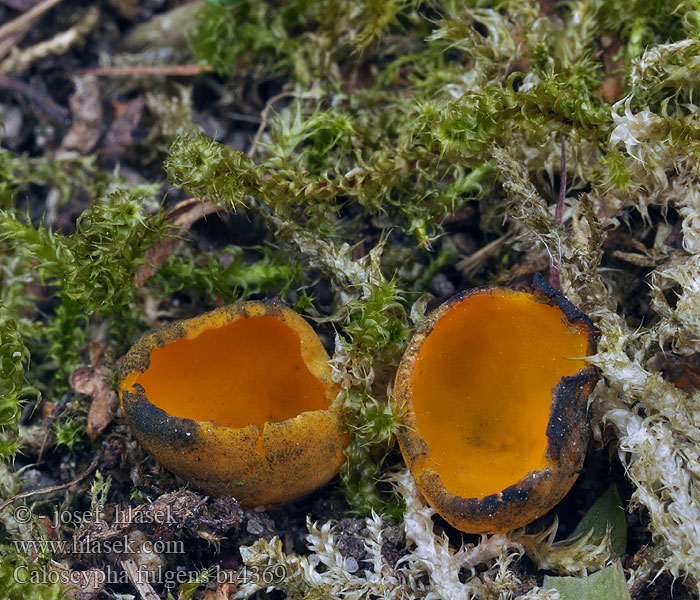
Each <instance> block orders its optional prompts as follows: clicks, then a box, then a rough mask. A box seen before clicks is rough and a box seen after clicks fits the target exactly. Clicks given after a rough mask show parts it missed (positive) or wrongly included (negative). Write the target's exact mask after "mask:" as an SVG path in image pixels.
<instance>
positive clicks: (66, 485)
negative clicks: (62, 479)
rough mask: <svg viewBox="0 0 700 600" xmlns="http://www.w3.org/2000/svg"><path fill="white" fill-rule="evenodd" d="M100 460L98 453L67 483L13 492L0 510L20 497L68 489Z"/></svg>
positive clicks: (85, 475) (89, 471) (91, 470)
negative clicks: (18, 492) (19, 492)
mask: <svg viewBox="0 0 700 600" xmlns="http://www.w3.org/2000/svg"><path fill="white" fill-rule="evenodd" d="M99 460H100V455H99V454H98V455H97V456H96V457H95V459H94V460H93V461H92V462H91V463H90V466H89V467H88V468H87V470H85V471H83V472H82V473H81V474H80V475H78V476H77V477H76V478H75V479H73V480H72V481H69V482H68V483H61V484H60V485H51V486H49V487H45V488H41V489H40V490H30V491H28V492H22V493H21V494H15V495H14V496H12V498H8V499H7V500H5V502H3V503H2V504H0V512H2V511H3V510H5V509H6V508H7V507H8V506H10V504H12V503H13V502H15V501H16V500H21V499H22V498H30V497H31V496H38V495H41V494H51V493H53V492H59V491H61V490H65V489H68V488H69V487H72V486H74V485H75V484H76V483H80V482H81V481H82V480H83V479H85V478H86V477H87V476H88V475H89V474H90V473H92V472H93V471H94V470H95V469H96V468H97V463H98V462H99Z"/></svg>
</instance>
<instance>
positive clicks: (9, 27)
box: [0, 0, 61, 58]
mask: <svg viewBox="0 0 700 600" xmlns="http://www.w3.org/2000/svg"><path fill="white" fill-rule="evenodd" d="M59 2H61V0H43V2H40V3H39V4H37V5H36V6H35V7H34V8H30V9H29V10H28V11H27V12H25V13H23V14H21V15H20V16H19V17H17V18H15V19H12V21H9V22H7V23H5V24H4V25H3V26H2V27H0V58H2V57H3V56H5V54H7V53H8V52H9V51H10V49H11V48H12V47H13V46H14V45H15V44H17V43H18V42H19V41H20V40H21V39H22V38H23V37H24V35H25V34H26V33H27V31H29V29H31V27H32V25H34V23H35V21H37V20H38V19H39V17H41V15H43V14H44V13H45V12H46V11H47V10H49V9H50V8H53V7H54V6H56V4H58V3H59ZM5 38H8V39H7V40H6V39H5ZM9 42H11V44H10V43H9Z"/></svg>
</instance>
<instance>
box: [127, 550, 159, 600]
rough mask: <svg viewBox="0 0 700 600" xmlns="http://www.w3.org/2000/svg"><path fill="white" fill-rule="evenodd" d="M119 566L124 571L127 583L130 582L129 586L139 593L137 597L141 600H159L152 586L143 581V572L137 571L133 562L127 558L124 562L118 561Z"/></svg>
mask: <svg viewBox="0 0 700 600" xmlns="http://www.w3.org/2000/svg"><path fill="white" fill-rule="evenodd" d="M119 564H120V565H121V566H122V569H124V571H126V575H127V577H129V581H131V584H132V585H133V586H134V588H135V589H136V591H137V592H138V593H139V596H141V600H160V596H159V595H158V594H156V591H155V590H154V589H153V586H151V584H150V583H148V581H144V573H143V571H140V570H139V568H138V567H137V566H136V563H135V562H134V561H133V560H131V559H130V558H127V559H126V560H122V561H119Z"/></svg>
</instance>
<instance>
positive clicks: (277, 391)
mask: <svg viewBox="0 0 700 600" xmlns="http://www.w3.org/2000/svg"><path fill="white" fill-rule="evenodd" d="M130 383H132V384H133V383H138V384H140V385H141V386H143V388H144V390H145V394H146V396H147V397H148V398H149V400H150V401H151V402H152V403H153V404H155V405H156V406H157V407H159V408H161V409H163V410H164V411H165V412H167V413H168V414H170V415H173V416H177V417H184V418H188V419H193V420H197V421H213V422H215V423H218V424H219V425H223V426H225V427H245V426H247V425H249V424H252V425H257V426H258V427H260V428H262V427H263V426H264V424H265V423H268V422H269V423H277V422H280V421H284V420H286V419H291V418H293V417H295V416H297V415H298V414H300V413H301V412H305V411H313V410H325V409H327V408H328V400H327V399H326V393H325V389H324V386H323V383H322V382H321V381H319V379H318V378H316V377H315V376H314V375H313V374H312V373H311V372H310V371H309V369H308V367H307V365H306V363H305V362H304V360H303V359H302V354H301V339H300V337H299V334H298V333H297V332H296V331H294V330H293V329H292V328H291V327H289V326H288V325H286V324H285V323H284V322H282V321H281V320H280V319H277V318H275V317H273V316H263V317H253V318H239V319H236V320H235V321H232V322H230V323H228V324H226V325H224V326H223V327H216V328H212V329H207V330H204V331H202V332H200V333H199V334H198V335H197V336H196V337H193V338H181V339H178V340H175V341H173V342H171V343H169V344H166V345H165V346H162V347H160V348H155V349H153V351H152V352H151V355H150V364H149V366H148V369H147V370H146V371H145V373H139V374H137V375H136V376H135V378H134V379H133V381H132V382H130Z"/></svg>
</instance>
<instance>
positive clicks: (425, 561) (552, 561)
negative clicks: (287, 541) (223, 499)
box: [234, 470, 611, 600]
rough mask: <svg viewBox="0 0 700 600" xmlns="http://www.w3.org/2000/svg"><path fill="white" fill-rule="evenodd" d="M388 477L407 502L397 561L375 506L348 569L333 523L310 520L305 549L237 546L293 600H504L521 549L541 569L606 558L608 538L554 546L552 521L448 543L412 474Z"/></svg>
mask: <svg viewBox="0 0 700 600" xmlns="http://www.w3.org/2000/svg"><path fill="white" fill-rule="evenodd" d="M391 481H392V482H393V484H394V486H395V488H396V490H397V492H398V493H399V494H400V495H401V497H402V498H403V500H404V503H405V512H404V521H403V529H404V534H405V542H406V551H405V553H404V554H403V556H401V557H400V559H399V560H398V562H397V563H396V564H394V565H392V564H390V563H389V562H388V561H387V560H386V558H385V557H384V555H383V552H382V548H383V545H384V543H385V530H386V523H385V522H383V521H382V519H381V518H379V517H378V516H377V515H376V513H372V515H371V516H370V517H367V518H366V519H365V523H364V524H365V528H366V530H367V535H366V536H364V537H363V542H364V547H365V551H366V553H367V557H366V558H365V560H363V561H362V563H361V564H359V565H355V564H353V565H352V567H351V568H350V567H349V563H348V560H347V559H346V558H345V557H344V556H343V554H342V553H341V552H340V550H339V548H338V545H337V542H336V538H335V526H334V524H333V523H331V522H327V523H325V524H323V525H321V526H319V525H317V524H314V523H311V522H308V524H307V526H308V530H309V534H308V535H307V538H306V539H307V546H308V550H309V552H310V555H309V556H299V555H296V554H286V553H285V552H283V550H282V542H281V540H279V539H278V538H273V539H272V540H270V541H266V540H262V539H261V540H258V541H257V542H256V543H255V544H253V545H252V546H248V547H243V548H241V556H242V558H243V561H244V562H245V564H246V565H248V566H249V567H253V568H256V569H257V570H258V571H259V572H263V571H264V570H265V569H269V572H271V573H273V572H274V569H275V568H278V569H280V571H278V572H280V573H282V572H284V573H286V577H282V578H279V579H276V580H275V582H274V583H273V584H271V585H270V586H269V588H275V589H279V590H282V591H284V592H285V593H286V594H287V597H288V598H291V599H300V598H319V599H321V598H329V599H330V598H334V599H335V598H347V599H349V598H353V599H354V598H358V599H359V598H368V597H370V598H377V599H380V598H386V599H389V598H415V599H417V600H418V599H421V600H437V599H440V598H464V599H474V600H476V599H477V598H478V599H480V600H505V599H508V598H514V597H516V595H517V590H518V587H519V585H520V584H521V583H522V582H521V581H520V579H519V578H518V576H517V575H516V574H515V573H514V572H513V570H512V568H511V567H512V565H513V563H514V562H515V561H517V560H518V559H519V558H520V557H521V556H522V555H523V554H527V555H528V556H529V557H530V558H531V559H532V560H533V561H535V562H536V563H537V564H539V565H541V566H542V567H543V568H546V569H549V570H552V571H555V572H559V573H566V574H569V573H585V572H586V571H587V569H597V568H600V567H601V566H603V565H604V564H605V562H606V560H608V559H610V558H611V554H610V550H609V544H608V540H607V538H606V539H604V540H603V541H601V542H600V544H597V545H596V544H589V543H588V538H587V537H584V538H582V539H580V540H579V541H578V542H577V543H575V544H573V545H569V546H558V547H555V546H553V545H552V539H553V537H554V534H555V533H556V524H555V525H553V526H552V527H551V528H550V529H548V530H547V531H545V532H543V533H542V534H538V535H527V534H525V533H523V532H522V531H517V532H514V533H511V534H497V535H493V536H482V538H481V542H480V543H479V544H476V545H474V544H465V545H463V546H462V547H461V548H458V549H454V548H452V547H451V546H450V544H449V541H448V539H447V536H446V535H445V534H444V533H441V534H437V535H436V534H435V532H434V523H433V520H432V516H433V515H434V514H435V511H434V510H433V509H432V508H430V507H429V506H427V505H426V504H425V502H424V501H423V499H422V497H421V496H420V494H419V492H418V490H417V488H416V485H415V482H414V480H413V478H412V476H411V475H410V473H409V472H408V471H406V470H403V471H399V472H396V473H394V474H393V475H392V478H391ZM319 567H321V568H319ZM477 572H478V573H477ZM464 574H466V577H465V576H464ZM264 587H266V586H265V584H264V583H263V582H247V583H245V584H243V585H241V586H240V587H239V588H238V590H237V592H236V595H235V596H234V597H235V598H241V599H243V598H248V597H250V596H251V595H252V594H253V593H255V592H256V591H258V590H260V589H263V588H264ZM269 588H268V589H269ZM521 597H522V596H521ZM524 597H525V598H530V599H531V600H536V599H537V600H545V599H551V600H553V599H554V598H556V597H557V596H556V595H555V594H552V593H551V592H548V591H546V590H539V589H537V588H535V589H533V590H530V591H529V592H528V594H527V595H526V596H524Z"/></svg>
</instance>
